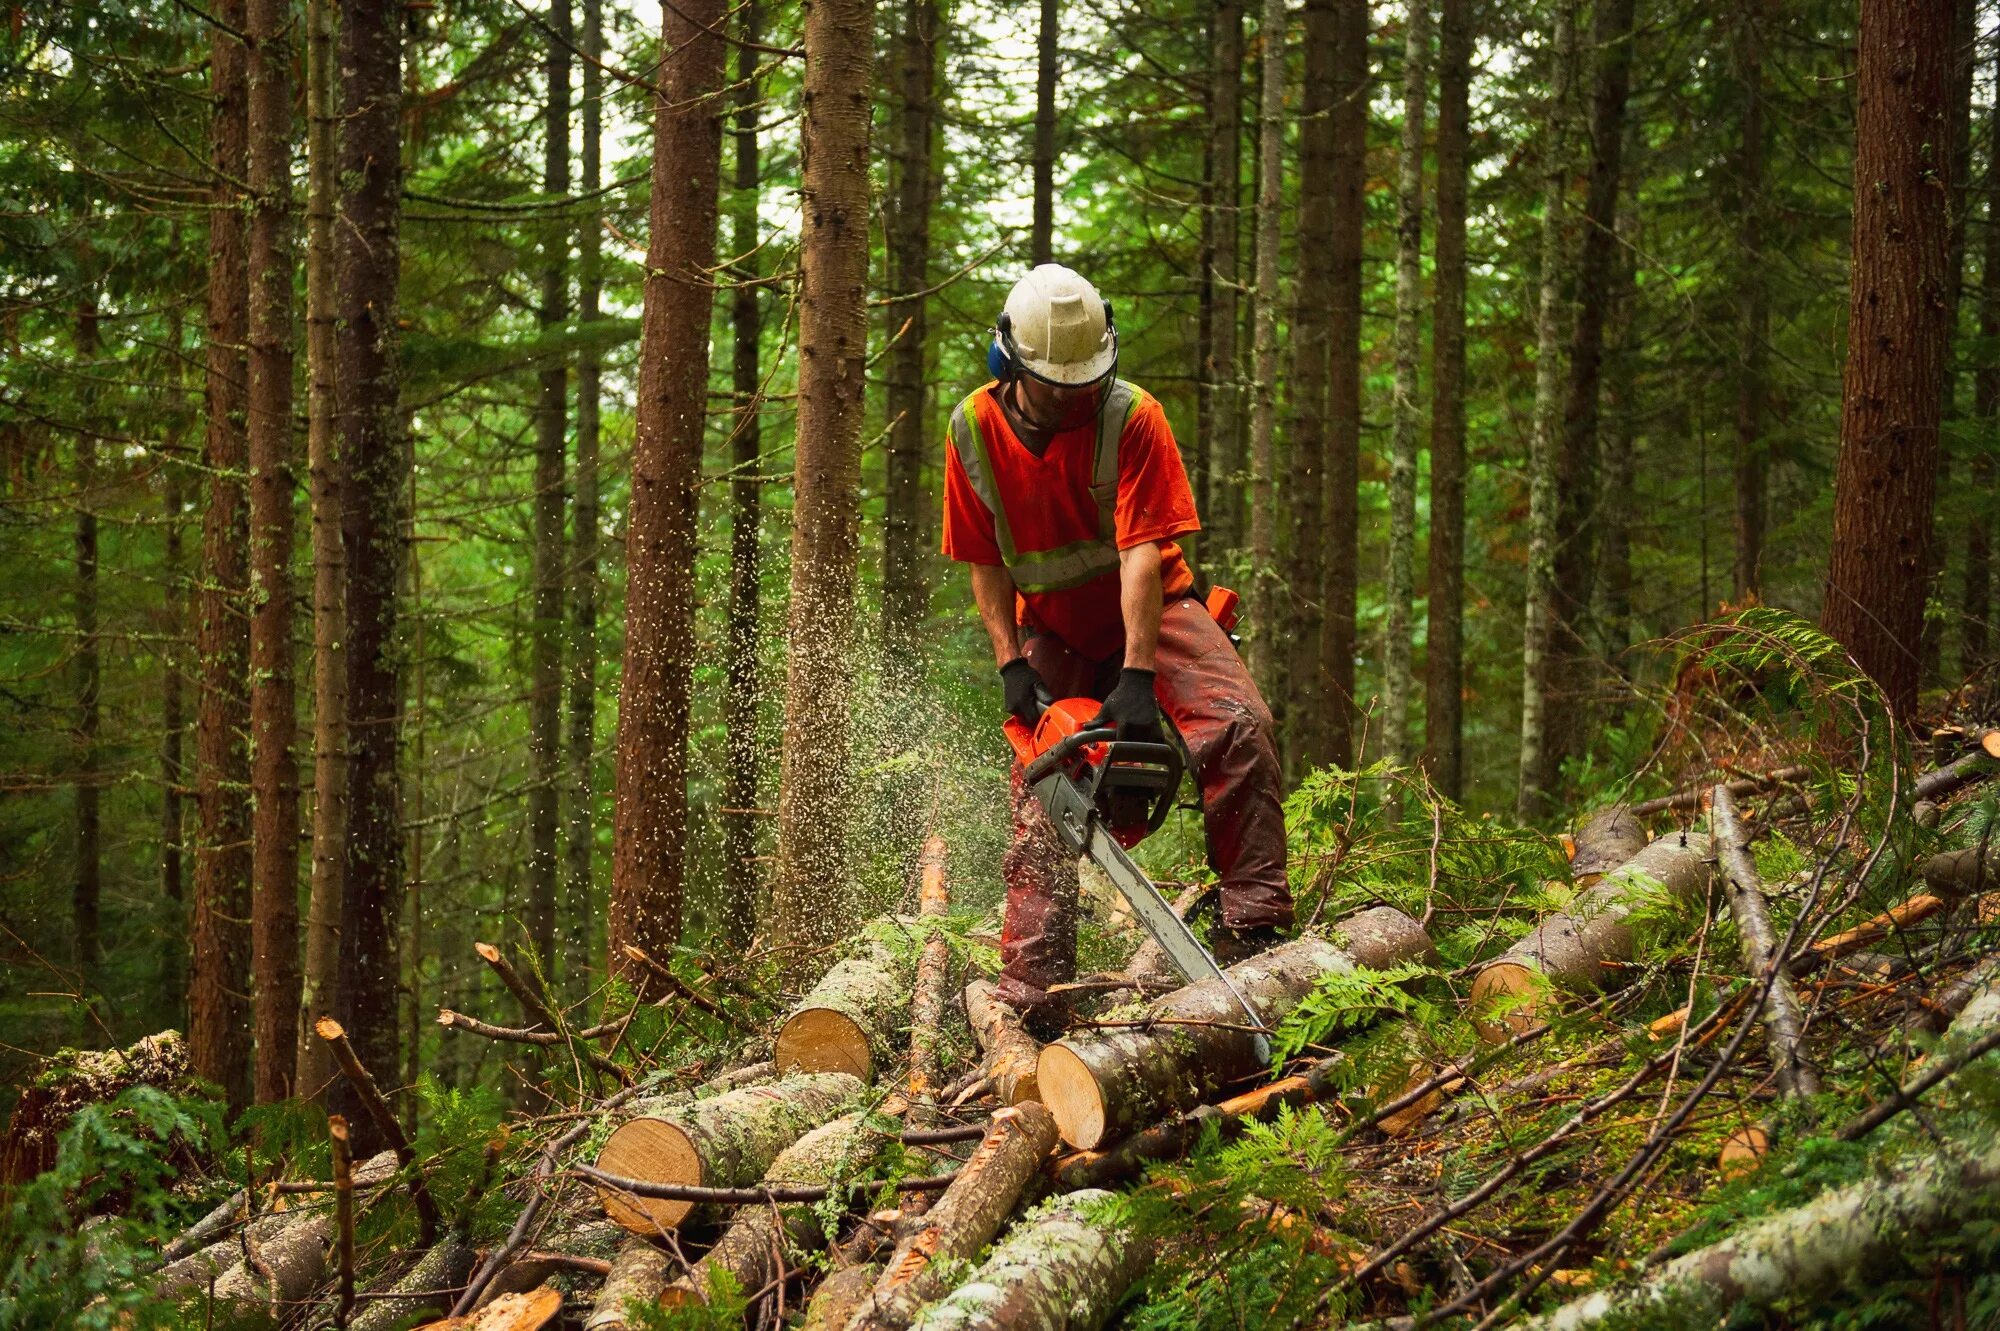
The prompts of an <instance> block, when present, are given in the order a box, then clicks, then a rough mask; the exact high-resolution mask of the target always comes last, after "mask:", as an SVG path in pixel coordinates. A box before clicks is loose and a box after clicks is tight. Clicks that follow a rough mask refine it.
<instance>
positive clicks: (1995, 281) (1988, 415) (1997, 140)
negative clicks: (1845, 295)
mask: <svg viewBox="0 0 2000 1331" xmlns="http://www.w3.org/2000/svg"><path fill="white" fill-rule="evenodd" d="M1995 65H1996V68H2000V56H1996V57H1995ZM1987 132H1988V136H1989V144H1988V147H1987V157H1986V241H1985V245H1984V246H1983V248H1982V250H1981V258H1980V263H1979V337H1980V340H1981V341H1982V342H1984V343H1985V344H1986V345H1988V346H1993V345H1995V344H1996V339H2000V107H1996V108H1995V109H1994V110H1993V111H1991V112H1989V113H1988V115H1987ZM1972 399H1973V401H1972V411H1973V414H1974V415H1975V416H1977V417H1978V418H1979V419H1980V420H1981V421H1982V422H1990V421H1992V420H1994V419H1995V418H1996V417H2000V357H1994V356H1983V357H1981V358H1980V360H1979V363H1978V365H1977V367H1976V368H1975V369H1974V370H1973V372H1972ZM1987 428H1988V429H1989V430H1990V429H1991V428H1992V427H1991V426H1990V425H1989V426H1988V427H1987ZM1996 480H2000V477H1996V475H1995V473H1994V463H1993V453H1992V450H1991V449H1990V448H1988V449H1983V450H1981V451H1980V452H1978V453H1977V454H1975V455H1974V457H1973V459H1972V488H1973V491H1974V493H1976V494H1982V495H1990V494H1992V493H1993V492H1994V485H1995V482H1996ZM1994 522H1995V520H1994V515H1993V507H1992V505H1990V504H1975V505H1974V506H1973V511H1972V513H1971V514H1970V515H1969V520H1968V521H1967V523H1966V527H1965V583H1964V588H1963V591H1962V593H1961V596H1960V613H1959V640H1958V652H1959V660H1958V669H1959V673H1960V674H1962V675H1970V674H1972V673H1973V672H1974V671H1976V670H1978V669H1980V668H1981V667H1983V666H1985V665H1987V664H1988V663H1989V661H1990V657H1989V655H1988V653H1989V650H1990V648H1989V643H1990V642H1991V640H1992V638H1991V634H1992V625H1993V540H1994Z"/></svg>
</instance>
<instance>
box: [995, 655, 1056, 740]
mask: <svg viewBox="0 0 2000 1331" xmlns="http://www.w3.org/2000/svg"><path fill="white" fill-rule="evenodd" d="M1000 687H1001V688H1002V689H1004V690H1005V691H1006V697H1007V710H1008V711H1009V712H1011V713H1013V714H1014V715H1015V716H1018V717H1019V718H1021V723H1022V724H1023V725H1025V726H1027V727H1028V728H1029V729H1030V730H1032V729H1034V725H1035V722H1037V721H1039V720H1041V719H1042V713H1043V712H1045V711H1047V710H1048V707H1049V704H1050V703H1052V702H1054V701H1055V695H1054V694H1053V693H1050V692H1049V686H1048V685H1046V684H1044V683H1042V677H1041V676H1040V675H1038V674H1036V673H1035V668H1034V667H1033V666H1031V665H1029V664H1028V658H1027V657H1025V656H1017V657H1015V658H1014V659H1013V660H1011V661H1009V662H1008V663H1007V664H1006V665H1003V666H1001V667H1000Z"/></svg>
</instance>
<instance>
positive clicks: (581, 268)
mask: <svg viewBox="0 0 2000 1331" xmlns="http://www.w3.org/2000/svg"><path fill="white" fill-rule="evenodd" d="M582 51H583V61H582V65H583V106H582V108H581V109H582V111H583V161H582V179H581V180H580V181H579V182H578V185H579V188H580V189H581V192H582V194H583V196H584V197H585V198H586V199H589V200H591V203H590V204H589V205H588V206H587V208H586V211H585V213H584V216H583V222H582V224H581V226H580V228H579V233H578V236H577V272H576V322H577V328H578V331H579V332H580V333H581V334H583V336H582V337H581V338H580V339H579V342H580V346H579V347H578V350H577V358H576V471H575V474H574V475H573V476H572V478H571V487H572V489H573V490H574V492H575V494H574V499H573V503H574V505H575V510H574V514H573V517H572V524H573V530H574V535H573V536H572V538H571V539H572V540H574V541H575V543H576V548H575V550H574V552H573V553H572V556H571V562H570V583H569V734H568V736H567V738H566V740H565V745H564V747H565V748H567V750H568V763H569V817H568V828H567V830H566V832H565V835H564V840H563V859H564V867H563V902H562V907H561V913H562V915H563V916H564V918H566V919H567V920H568V922H569V927H570V929H571V930H572V931H573V933H574V934H575V936H576V938H577V939H578V941H579V944H580V946H579V948H578V952H577V956H578V958H579V962H578V964H579V965H587V964H590V963H591V962H594V961H595V960H596V958H597V957H598V956H599V955H600V954H599V951H598V939H597V933H598V930H597V903H596V900H595V895H596V894H595V891H594V890H593V884H594V881H595V878H596V872H595V859H596V854H595V852H596V849H597V797H596V790H597V782H596V766H597V544H598V533H597V527H598V523H599V521H600V519H599V517H598V504H597V454H598V440H599V435H600V422H601V420H602V416H601V410H600V404H601V401H602V396H603V391H602V385H603V358H602V354H601V353H600V352H599V351H598V349H597V347H596V346H595V345H594V344H593V343H592V342H591V340H590V336H589V333H590V330H589V329H588V328H587V327H586V325H589V324H593V323H596V322H597V321H598V320H599V319H600V318H602V315H601V313H600V312H599V309H598V300H599V297H600V294H601V293H602V291H603V289H604V259H603V250H604V219H603V214H602V212H601V210H600V205H599V203H598V202H597V191H598V189H599V188H600V186H601V185H602V183H603V176H604V71H603V69H602V68H601V67H600V66H601V62H602V61H603V59H604V0H583V40H582Z"/></svg>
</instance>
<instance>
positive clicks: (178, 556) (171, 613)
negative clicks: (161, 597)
mask: <svg viewBox="0 0 2000 1331" xmlns="http://www.w3.org/2000/svg"><path fill="white" fill-rule="evenodd" d="M174 345H175V347H176V349H178V348H179V346H180V337H179V335H178V333H177V334H176V335H175V337H174ZM162 474H163V478H164V480H165V482H166V513H165V514H164V515H163V516H164V522H163V524H162V544H163V545H164V547H165V548H164V549H163V550H162V552H161V562H162V564H163V565H164V570H165V571H164V573H163V577H164V578H165V581H166V596H165V602H166V604H165V611H166V622H167V623H168V624H170V625H173V626H174V627H173V630H172V631H173V638H172V641H171V642H169V643H168V644H167V645H166V647H165V648H164V649H163V650H162V652H161V669H160V732H161V733H160V785H161V792H160V896H161V899H162V900H163V901H165V902H166V916H167V927H168V928H169V929H170V930H172V934H171V937H173V938H174V939H182V938H187V937H189V936H190V935H189V929H188V918H187V874H186V871H185V869H184V868H183V863H182V861H183V856H182V853H181V852H182V844H183V841H184V839H185V836H186V832H185V828H186V817H185V812H184V810H183V808H182V803H181V791H182V790H183V788H184V787H185V786H186V785H187V779H188V773H187V762H186V742H185V741H186V732H187V712H186V710H185V709H186V706H187V667H186V662H187V656H186V652H187V648H188V641H187V637H186V633H185V626H186V624H187V618H188V600H189V598H188V583H187V566H186V563H185V557H184V556H183V554H182V548H181V547H182V536H181V531H182V528H183V527H185V526H186V523H187V513H186V508H187V501H186V499H185V498H184V495H185V489H184V486H185V482H184V481H183V479H182V476H181V459H180V458H178V457H176V458H174V459H173V460H171V461H169V462H168V464H167V465H166V466H165V467H164V468H163V469H162ZM80 525H81V524H80V522H79V526H80ZM186 960H187V955H186V951H185V950H184V949H183V948H181V947H179V946H177V945H175V944H172V943H170V944H169V945H168V946H167V947H166V949H165V951H164V955H162V957H161V958H160V993H161V994H162V995H163V996H164V999H165V1002H164V1004H163V1006H164V1008H165V1009H166V1011H165V1014H164V1015H163V1017H162V1018H161V1019H162V1020H163V1021H164V1022H165V1024H166V1025H169V1026H172V1027H173V1028H174V1029H176V1030H185V1029H186V1021H187V1016H186V1013H187V1007H186V1004H187V977H186V973H185V971H186Z"/></svg>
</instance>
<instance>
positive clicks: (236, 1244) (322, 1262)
mask: <svg viewBox="0 0 2000 1331" xmlns="http://www.w3.org/2000/svg"><path fill="white" fill-rule="evenodd" d="M395 1176H396V1153H395V1152H394V1151H383V1152H382V1153H381V1154H379V1155H375V1156H371V1157H370V1158H369V1159H367V1160H365V1161H363V1162H362V1163H361V1164H359V1165H356V1166H355V1167H354V1183H355V1186H356V1187H373V1186H376V1185H378V1184H382V1183H386V1182H388V1181H389V1180H390V1179H392V1178H394V1177H395ZM248 1229H249V1239H250V1246H251V1247H252V1248H254V1249H256V1250H257V1251H258V1252H260V1253H268V1252H270V1251H271V1250H272V1249H273V1247H274V1246H275V1247H277V1248H278V1249H279V1250H280V1251H288V1250H289V1249H290V1247H291V1245H292V1244H293V1242H294V1239H293V1237H292V1235H293V1234H294V1232H295V1231H296V1232H297V1233H298V1234H299V1235H300V1236H301V1237H303V1236H304V1235H305V1234H308V1233H309V1234H310V1236H311V1242H310V1243H303V1242H301V1243H300V1244H299V1251H301V1252H311V1251H313V1250H318V1252H319V1267H318V1270H317V1272H316V1273H315V1274H314V1276H313V1279H312V1281H311V1282H310V1284H309V1285H308V1288H310V1287H311V1284H317V1283H318V1282H319V1281H321V1280H324V1279H325V1278H326V1272H327V1269H328V1268H327V1264H326V1252H325V1248H326V1245H327V1243H328V1242H329V1241H331V1239H332V1237H333V1212H332V1209H331V1207H330V1206H327V1205H317V1204H316V1205H312V1206H310V1207H299V1208H297V1209H294V1210H289V1211H267V1212H265V1213H264V1214H263V1215H260V1216H258V1217H256V1218H255V1219H253V1220H252V1221H251V1222H250V1224H249V1226H248ZM242 1264H243V1236H242V1235H241V1234H231V1235H229V1236H228V1237H227V1238H222V1239H218V1240H216V1241H215V1242H213V1243H211V1244H209V1245H208V1246H206V1247H204V1248H201V1249H200V1250H198V1251H196V1252H193V1253H190V1254H189V1255H188V1256H186V1257H183V1258H180V1259H179V1260H177V1261H174V1262H171V1263H169V1264H168V1265H166V1266H164V1267H162V1268H161V1269H160V1270H159V1272H158V1273H156V1274H155V1275H153V1276H151V1277H150V1278H148V1279H147V1281H146V1288H147V1289H148V1290H150V1291H151V1292H152V1293H153V1294H154V1295H155V1296H156V1297H160V1298H168V1297H171V1296H173V1295H175V1294H177V1293H179V1292H180V1291H182V1290H185V1289H193V1288H195V1287H197V1286H200V1287H206V1286H208V1285H209V1284H211V1283H215V1284H216V1287H217V1292H218V1293H220V1292H221V1289H222V1286H221V1281H222V1279H223V1278H224V1277H225V1276H227V1275H228V1274H229V1273H230V1272H231V1271H232V1269H234V1268H237V1267H240V1266H241V1265H242ZM230 1288H231V1289H238V1288H241V1289H242V1290H245V1291H247V1293H248V1296H249V1297H250V1298H253V1299H256V1300H259V1301H261V1300H262V1299H263V1298H264V1297H265V1295H264V1293H262V1292H259V1291H258V1290H256V1289H255V1288H254V1286H253V1284H252V1283H250V1282H249V1281H248V1280H245V1281H240V1282H231V1284H230Z"/></svg>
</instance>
